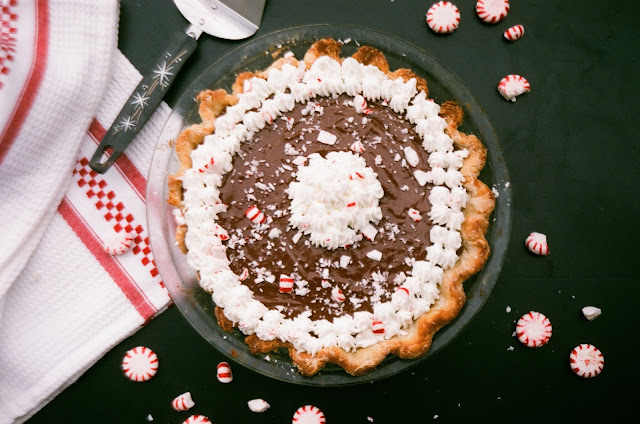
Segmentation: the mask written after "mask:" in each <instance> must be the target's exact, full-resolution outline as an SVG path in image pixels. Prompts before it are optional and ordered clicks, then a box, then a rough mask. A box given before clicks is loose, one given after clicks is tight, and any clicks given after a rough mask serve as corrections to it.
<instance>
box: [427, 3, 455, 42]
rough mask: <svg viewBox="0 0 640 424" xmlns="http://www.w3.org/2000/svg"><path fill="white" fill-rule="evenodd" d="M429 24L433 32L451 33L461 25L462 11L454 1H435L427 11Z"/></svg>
mask: <svg viewBox="0 0 640 424" xmlns="http://www.w3.org/2000/svg"><path fill="white" fill-rule="evenodd" d="M427 25H429V28H431V30H432V31H433V32H437V33H439V34H450V33H452V32H453V31H455V30H456V29H458V26H459V25H460V11H459V10H458V8H457V7H456V5H454V4H453V3H450V2H448V1H441V2H438V3H434V4H433V5H432V6H431V7H430V8H429V10H428V11H427Z"/></svg>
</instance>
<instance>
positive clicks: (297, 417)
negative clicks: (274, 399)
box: [291, 405, 327, 424]
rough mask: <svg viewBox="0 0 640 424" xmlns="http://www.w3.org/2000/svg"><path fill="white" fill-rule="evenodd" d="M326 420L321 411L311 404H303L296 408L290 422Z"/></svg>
mask: <svg viewBox="0 0 640 424" xmlns="http://www.w3.org/2000/svg"><path fill="white" fill-rule="evenodd" d="M326 422H327V420H326V418H325V417H324V414H323V413H322V411H321V410H320V409H318V407H316V406H313V405H305V406H301V407H300V408H298V410H297V411H296V412H295V413H294V414H293V419H292V420H291V424H325V423H326Z"/></svg>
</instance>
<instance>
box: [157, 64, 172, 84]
mask: <svg viewBox="0 0 640 424" xmlns="http://www.w3.org/2000/svg"><path fill="white" fill-rule="evenodd" d="M171 63H173V61H172V62H171ZM172 69H173V66H171V64H169V65H167V62H166V61H164V62H162V65H158V66H156V69H154V71H153V73H154V75H155V76H156V77H155V78H154V79H156V80H158V82H159V83H160V85H161V86H162V87H166V86H167V84H168V82H169V77H170V76H171V75H173V72H171V70H172Z"/></svg>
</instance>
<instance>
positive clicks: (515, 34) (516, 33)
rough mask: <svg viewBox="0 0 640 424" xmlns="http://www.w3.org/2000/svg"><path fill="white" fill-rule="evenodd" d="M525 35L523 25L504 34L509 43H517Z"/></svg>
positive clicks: (516, 26) (515, 26)
mask: <svg viewBox="0 0 640 424" xmlns="http://www.w3.org/2000/svg"><path fill="white" fill-rule="evenodd" d="M523 35H524V27H523V26H522V25H514V26H512V27H511V28H509V29H507V30H506V31H505V32H504V38H506V39H507V40H509V41H516V40H518V39H520V38H521V37H522V36H523Z"/></svg>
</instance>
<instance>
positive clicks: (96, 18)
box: [0, 0, 118, 298]
mask: <svg viewBox="0 0 640 424" xmlns="http://www.w3.org/2000/svg"><path fill="white" fill-rule="evenodd" d="M1 2H2V3H1V4H2V14H1V15H0V16H1V17H0V19H1V20H2V24H1V25H0V28H2V36H1V37H0V40H2V41H1V42H0V43H1V44H2V48H1V49H0V51H2V54H1V55H0V57H1V60H0V61H1V64H0V66H1V67H2V71H1V72H0V75H1V77H0V83H2V86H0V96H1V97H0V99H1V101H0V131H1V133H0V182H1V184H0V218H1V219H0V234H2V238H3V240H2V243H1V244H0V298H2V296H3V295H4V294H5V292H6V291H7V290H8V289H9V287H10V286H11V284H12V282H13V281H14V280H15V279H16V277H17V276H18V274H19V273H20V271H21V270H22V268H23V267H24V266H25V264H26V263H27V260H28V259H29V257H30V256H31V254H32V253H33V250H34V249H35V248H36V246H37V245H38V243H39V241H40V238H41V237H42V234H43V233H44V230H45V229H46V228H47V226H48V224H49V221H50V220H51V218H52V217H53V214H54V212H55V210H56V207H57V205H58V203H59V202H60V199H61V198H62V195H63V194H64V191H65V190H66V187H67V186H68V184H69V181H70V178H71V170H72V169H73V165H74V161H75V158H76V156H77V153H78V148H79V146H80V142H81V140H82V134H83V133H84V131H85V130H86V128H87V127H88V125H89V123H90V122H91V119H92V118H93V116H94V115H95V111H96V110H97V107H98V104H99V102H100V97H101V94H102V92H103V91H104V88H105V86H106V83H107V81H108V76H109V74H110V72H111V69H110V64H111V63H112V61H111V57H112V55H113V53H114V52H115V51H116V41H117V22H118V2H117V1H116V0H100V1H94V0H21V1H17V0H1Z"/></svg>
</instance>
